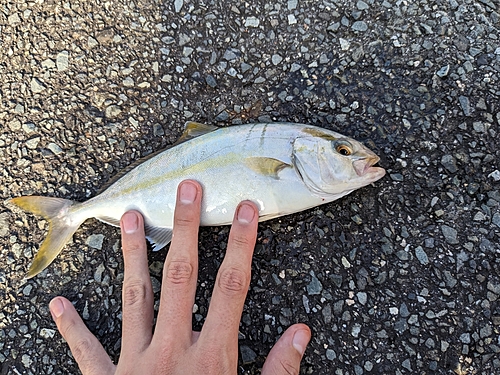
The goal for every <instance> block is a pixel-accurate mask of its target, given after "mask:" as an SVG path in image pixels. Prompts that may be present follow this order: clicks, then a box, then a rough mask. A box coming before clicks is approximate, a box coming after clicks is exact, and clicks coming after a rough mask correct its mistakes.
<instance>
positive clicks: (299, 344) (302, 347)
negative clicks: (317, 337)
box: [292, 329, 309, 355]
mask: <svg viewBox="0 0 500 375" xmlns="http://www.w3.org/2000/svg"><path fill="white" fill-rule="evenodd" d="M308 343H309V332H307V331H306V330H304V329H301V330H299V331H297V332H295V335H293V340H292V344H293V347H294V348H295V349H297V351H298V352H299V353H300V355H304V352H305V351H306V346H307V344H308Z"/></svg>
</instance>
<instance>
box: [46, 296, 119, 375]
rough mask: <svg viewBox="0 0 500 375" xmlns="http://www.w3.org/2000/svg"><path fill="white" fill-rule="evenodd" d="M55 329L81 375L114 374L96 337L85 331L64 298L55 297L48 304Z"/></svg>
mask: <svg viewBox="0 0 500 375" xmlns="http://www.w3.org/2000/svg"><path fill="white" fill-rule="evenodd" d="M49 308H50V313H51V314H52V318H53V319H54V321H55V322H56V325H57V329H58V330H59V332H60V333H61V335H62V337H64V339H65V340H66V341H67V342H68V345H69V348H70V349H71V353H72V354H73V357H74V358H75V361H76V362H77V363H78V367H80V370H81V372H82V374H83V375H98V374H114V372H115V366H114V365H113V363H112V362H111V360H110V359H109V356H108V355H107V354H106V352H105V351H104V348H103V347H102V346H101V344H100V343H99V341H98V340H97V339H96V337H95V336H94V335H93V334H92V333H91V332H90V331H89V330H88V329H87V327H86V326H85V324H84V323H83V321H82V319H81V318H80V316H79V315H78V313H77V312H76V310H75V308H74V307H73V305H72V304H71V302H69V301H68V300H67V299H66V298H63V297H56V298H54V299H53V300H52V301H50V304H49Z"/></svg>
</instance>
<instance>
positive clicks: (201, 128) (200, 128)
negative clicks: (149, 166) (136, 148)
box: [97, 121, 219, 194]
mask: <svg viewBox="0 0 500 375" xmlns="http://www.w3.org/2000/svg"><path fill="white" fill-rule="evenodd" d="M217 129H219V128H218V127H217V126H212V125H205V124H202V123H199V122H194V121H188V122H186V124H185V125H184V131H183V132H182V135H181V136H180V138H179V139H178V140H177V142H175V143H172V144H171V145H169V146H167V147H165V148H162V149H161V150H158V151H155V152H152V153H151V154H149V155H147V156H144V157H143V158H140V159H138V160H136V161H134V162H133V163H132V164H130V165H128V166H126V167H125V168H123V169H122V170H121V171H120V172H118V173H117V174H116V175H114V176H113V177H111V178H110V179H109V180H108V181H107V182H106V183H105V184H104V185H103V186H102V187H101V189H100V190H99V192H98V193H97V194H101V193H102V192H103V191H104V190H106V189H107V188H109V187H110V186H111V185H113V184H114V183H115V182H116V181H118V180H119V179H120V178H122V177H123V176H125V175H126V174H127V173H128V172H130V171H131V170H132V169H134V168H135V167H137V166H138V165H140V164H142V163H144V162H145V161H146V160H149V159H151V158H154V157H155V156H156V155H158V154H161V153H162V152H163V151H166V150H168V149H170V148H172V147H175V146H177V145H180V144H181V143H184V142H187V141H189V140H191V139H193V138H195V137H198V136H200V135H204V134H207V133H210V132H213V131H214V130H217Z"/></svg>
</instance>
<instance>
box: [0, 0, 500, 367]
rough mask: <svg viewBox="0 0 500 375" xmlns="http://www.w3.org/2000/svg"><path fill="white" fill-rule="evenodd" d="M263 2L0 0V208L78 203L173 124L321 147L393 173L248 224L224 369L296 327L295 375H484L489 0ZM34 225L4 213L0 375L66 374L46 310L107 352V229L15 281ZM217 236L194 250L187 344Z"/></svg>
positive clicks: (113, 258)
mask: <svg viewBox="0 0 500 375" xmlns="http://www.w3.org/2000/svg"><path fill="white" fill-rule="evenodd" d="M266 3H267V2H265V1H260V0H256V1H253V2H250V3H247V2H239V1H234V2H224V1H219V0H213V1H199V2H198V1H196V2H195V1H182V0H177V1H175V2H166V3H163V2H157V1H139V0H130V1H124V0H109V1H106V2H104V3H98V2H95V1H86V2H59V1H55V0H48V1H44V2H42V1H37V2H34V1H24V0H19V1H15V2H14V1H9V0H7V1H6V2H3V3H2V8H1V11H0V31H1V35H0V46H1V49H2V55H1V56H0V77H1V79H0V124H1V127H0V164H1V170H0V175H1V180H0V196H1V197H2V198H3V199H4V200H5V199H7V198H10V197H14V196H19V195H25V194H44V195H50V196H58V197H65V198H69V199H75V200H84V199H86V198H87V197H89V196H92V195H94V194H96V193H97V192H98V191H99V189H100V187H102V186H103V185H104V184H105V182H106V180H108V178H110V177H111V176H113V175H114V174H116V173H117V171H119V170H120V169H122V168H123V167H125V166H127V165H128V164H130V163H132V162H133V161H134V160H137V159H138V158H140V157H141V156H144V155H147V154H149V153H151V152H153V151H156V150H159V149H161V148H162V147H164V146H166V145H168V144H171V143H172V142H174V141H175V140H176V139H177V137H178V136H179V135H180V133H181V129H182V126H183V124H184V122H185V121H186V120H195V121H200V122H206V123H209V124H214V125H220V126H230V125H232V124H239V123H246V122H257V121H293V122H304V123H310V124H315V125H318V126H322V127H325V128H329V129H334V130H337V131H339V132H342V133H344V134H346V135H349V136H352V137H354V138H357V139H358V140H362V141H364V142H365V143H366V144H367V145H369V146H370V147H371V148H372V149H373V150H374V151H376V152H377V153H378V154H379V155H381V157H382V160H381V162H380V164H381V165H382V166H384V167H385V168H387V170H388V175H387V177H385V178H384V179H383V180H381V181H379V182H377V183H376V184H375V185H374V186H370V187H367V188H365V189H362V190H360V191H357V192H355V193H354V194H352V195H350V196H348V197H346V198H345V199H342V200H340V201H337V202H334V203H332V204H328V205H324V206H322V207H319V208H316V209H313V210H309V211H306V212H303V213H300V214H297V215H293V216H289V217H285V218H281V219H277V220H273V221H270V222H266V223H263V224H261V225H260V227H259V239H258V244H257V248H256V255H255V257H254V264H253V270H254V273H253V277H252V284H251V289H250V291H249V294H248V298H247V302H246V306H245V309H244V313H243V318H242V323H241V329H240V331H241V339H240V347H241V360H240V364H241V367H240V369H241V371H240V372H241V373H242V374H255V373H259V369H260V367H261V365H262V363H263V360H264V359H265V356H266V354H267V353H268V352H269V349H270V348H271V346H272V344H273V343H274V342H275V340H276V339H277V337H278V336H279V335H280V334H281V333H282V331H283V330H284V329H285V328H286V327H288V326H289V325H290V324H292V323H294V322H304V323H306V324H308V325H309V326H310V327H311V329H312V331H313V339H312V342H311V344H310V346H309V348H308V350H307V352H306V355H305V358H304V360H303V366H302V370H301V373H303V374H343V375H347V374H356V375H359V374H370V373H373V374H500V354H499V352H500V336H499V332H500V305H499V298H500V275H499V271H498V269H499V260H498V259H499V258H498V254H499V253H500V246H499V236H500V209H499V205H500V172H499V169H500V166H499V162H498V160H499V158H500V148H499V145H500V136H499V133H500V129H499V123H500V101H499V94H500V89H499V81H500V20H499V19H500V16H499V14H498V12H499V9H498V2H496V1H495V0H480V1H472V0H442V1H440V0H415V1H396V0H385V1H375V0H371V1H370V0H364V1H357V2H356V1H348V0H345V1H343V0H331V1H321V0H317V1H305V0H298V1H297V0H289V1H276V2H274V3H273V4H266ZM37 223H39V224H38V225H37ZM44 228H45V226H44V224H43V222H41V221H39V220H38V219H37V218H34V217H33V216H30V215H26V214H24V213H20V212H19V211H16V212H15V213H13V212H11V211H10V210H9V209H8V207H7V206H5V205H4V206H2V207H0V241H1V244H2V246H1V253H0V254H1V264H2V268H1V270H0V285H1V288H0V297H1V298H0V308H1V309H0V363H1V365H0V366H1V367H0V368H1V370H0V374H77V373H78V369H77V366H76V364H75V362H74V360H73V359H72V356H71V354H70V352H69V349H68V347H67V346H66V344H65V343H64V342H63V340H62V339H61V337H60V336H59V334H58V333H57V332H56V331H54V330H55V326H54V324H53V323H52V320H51V318H50V314H49V312H48V308H47V304H48V301H49V300H50V299H51V298H52V297H54V296H55V295H59V294H62V295H64V296H66V297H68V298H70V299H71V300H72V301H74V303H75V305H76V308H77V309H78V311H79V312H80V313H81V314H82V315H83V317H84V319H85V321H86V323H87V325H88V326H89V328H90V329H91V330H92V331H93V332H95V334H96V335H97V336H98V337H99V338H100V340H101V342H103V344H104V346H105V348H106V350H107V351H108V352H109V353H110V355H111V356H112V357H113V358H114V359H116V358H117V356H118V354H119V350H120V327H121V324H120V318H121V315H120V311H121V307H120V292H121V280H122V278H123V273H122V270H123V268H122V258H121V254H120V244H119V232H118V231H117V230H116V229H114V228H111V227H109V226H105V225H103V224H100V223H98V222H97V221H95V220H92V221H88V222H86V223H85V224H84V225H83V226H82V227H81V228H80V230H79V231H78V232H77V233H76V234H75V236H74V239H73V243H72V244H70V245H68V246H67V247H66V249H65V250H64V251H63V253H62V254H61V255H60V256H59V257H58V258H57V260H56V261H55V262H54V263H53V265H51V266H50V267H49V268H48V269H47V270H46V271H45V272H44V273H42V274H41V275H40V276H38V277H36V278H35V279H33V280H29V281H28V282H19V279H20V278H22V276H23V274H24V272H25V271H26V270H27V267H28V265H29V263H30V261H31V259H32V256H33V254H34V252H35V251H36V249H37V246H38V244H39V243H40V242H41V241H42V239H43V237H44ZM227 234H228V228H206V229H203V230H202V232H201V238H200V243H201V245H200V250H201V251H200V288H199V290H198V295H197V301H196V304H197V307H198V311H197V312H196V313H195V314H194V319H193V320H194V325H195V326H196V327H197V328H200V327H201V325H202V323H203V320H204V318H205V314H206V309H207V305H208V298H209V296H210V293H211V289H212V286H213V282H214V278H215V275H216V270H217V266H218V265H219V264H220V262H221V261H222V259H223V254H224V247H225V246H224V245H225V243H226V242H225V241H226V240H227ZM164 256H165V251H162V252H160V253H155V254H152V255H151V272H152V276H153V282H154V284H153V285H154V286H155V290H156V291H157V293H156V300H158V296H159V294H158V291H159V289H160V282H161V278H160V275H161V267H162V261H163V259H164Z"/></svg>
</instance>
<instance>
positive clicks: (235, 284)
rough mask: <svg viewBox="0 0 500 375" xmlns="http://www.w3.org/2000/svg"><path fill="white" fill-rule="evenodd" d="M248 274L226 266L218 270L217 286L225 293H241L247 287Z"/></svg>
mask: <svg viewBox="0 0 500 375" xmlns="http://www.w3.org/2000/svg"><path fill="white" fill-rule="evenodd" d="M249 278H250V276H249V275H248V273H247V272H245V271H243V270H241V269H239V268H234V267H230V268H226V269H222V270H221V271H220V277H219V283H218V284H219V288H220V289H221V290H222V291H223V292H224V293H225V294H241V293H245V292H246V290H247V289H248V280H249Z"/></svg>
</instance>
